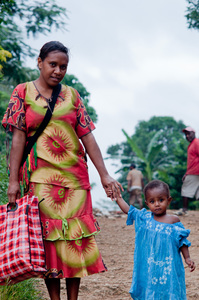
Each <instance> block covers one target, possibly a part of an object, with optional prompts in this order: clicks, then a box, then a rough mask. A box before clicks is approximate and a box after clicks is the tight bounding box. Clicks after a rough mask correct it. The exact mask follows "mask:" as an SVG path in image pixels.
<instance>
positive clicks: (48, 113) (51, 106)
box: [21, 83, 61, 165]
mask: <svg viewBox="0 0 199 300" xmlns="http://www.w3.org/2000/svg"><path fill="white" fill-rule="evenodd" d="M60 91H61V84H60V83H59V84H58V85H56V86H55V87H54V88H53V93H52V101H51V102H50V103H49V107H48V109H47V111H46V114H45V116H44V119H43V121H42V122H41V124H40V126H39V128H38V129H37V131H36V132H35V134H34V135H33V136H31V137H29V139H28V143H27V145H26V147H25V149H24V154H23V158H22V162H21V165H23V164H24V162H25V161H26V158H27V157H28V154H30V150H31V149H32V147H33V146H34V144H35V142H36V141H37V139H38V137H39V136H40V134H41V133H42V132H43V131H44V129H45V128H46V126H47V125H48V123H49V121H50V119H51V116H52V113H53V110H54V107H55V103H56V100H57V97H58V96H59V93H60Z"/></svg>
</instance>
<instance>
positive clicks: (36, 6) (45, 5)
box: [0, 0, 67, 85]
mask: <svg viewBox="0 0 199 300" xmlns="http://www.w3.org/2000/svg"><path fill="white" fill-rule="evenodd" d="M0 9H1V10H0V46H1V48H2V49H3V50H6V51H8V52H10V53H11V54H12V58H10V59H8V61H7V62H3V63H2V66H3V74H4V76H5V77H6V80H11V79H12V80H13V82H14V85H15V84H16V82H21V81H24V80H23V77H24V73H25V72H26V71H27V70H26V69H25V67H24V61H25V58H26V57H27V56H34V55H35V53H36V52H35V50H34V49H31V47H29V46H28V45H27V44H26V43H25V42H24V40H23V34H22V31H23V30H22V29H21V28H20V27H19V25H18V23H19V20H20V21H21V23H22V24H23V25H24V26H23V28H25V33H26V34H27V35H28V36H29V35H30V34H32V35H33V36H36V35H37V34H39V33H43V34H44V33H45V34H46V33H47V32H50V31H51V30H52V29H53V28H54V27H55V28H56V29H62V30H64V29H65V27H66V22H65V20H66V17H67V16H66V9H65V8H62V7H60V6H58V5H57V4H56V3H55V1H54V0H48V1H44V0H42V1H40V2H38V1H34V2H32V3H31V2H29V1H24V0H15V1H14V0H8V1H5V0H3V1H1V3H0ZM20 79H21V80H20Z"/></svg>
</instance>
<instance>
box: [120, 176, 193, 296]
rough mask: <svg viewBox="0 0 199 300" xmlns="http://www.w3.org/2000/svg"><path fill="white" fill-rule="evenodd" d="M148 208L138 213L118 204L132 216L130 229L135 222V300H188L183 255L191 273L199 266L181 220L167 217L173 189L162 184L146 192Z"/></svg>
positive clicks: (156, 182)
mask: <svg viewBox="0 0 199 300" xmlns="http://www.w3.org/2000/svg"><path fill="white" fill-rule="evenodd" d="M144 195H145V199H146V200H145V203H146V205H147V206H148V208H149V209H150V211H151V212H148V211H147V210H146V209H145V208H143V209H142V210H138V209H136V208H135V207H133V206H130V208H129V205H128V204H127V203H126V202H125V201H124V200H123V199H122V198H119V199H118V200H116V202H117V203H118V205H119V207H120V208H121V210H122V211H123V212H124V213H126V214H128V217H127V225H132V224H133V222H134V221H135V232H136V238H135V251H134V270H133V281H132V285H131V289H130V291H129V292H130V294H131V297H132V298H133V299H135V300H138V299H139V300H143V299H146V300H152V299H153V300H185V299H186V287H185V272H184V266H183V262H182V258H181V255H180V252H182V255H183V257H184V260H185V263H186V264H187V265H188V266H189V268H190V271H191V272H192V271H194V270H195V264H194V262H193V260H192V259H191V258H190V256H189V250H188V247H189V246H190V245H191V243H190V242H189V241H188V240H187V239H186V237H187V236H188V235H189V233H190V230H186V229H185V228H184V226H183V225H182V223H181V222H180V220H179V218H178V217H177V216H174V215H168V214H167V207H168V206H169V204H170V202H171V200H172V199H171V197H170V193H169V187H168V185H167V184H166V183H164V182H162V181H160V180H153V181H151V182H149V183H148V184H147V185H146V186H145V188H144Z"/></svg>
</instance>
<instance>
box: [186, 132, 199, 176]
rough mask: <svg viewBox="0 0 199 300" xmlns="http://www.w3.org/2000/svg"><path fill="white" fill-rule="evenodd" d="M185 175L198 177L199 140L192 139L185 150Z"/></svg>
mask: <svg viewBox="0 0 199 300" xmlns="http://www.w3.org/2000/svg"><path fill="white" fill-rule="evenodd" d="M186 175H199V139H196V138H195V139H194V140H193V141H192V142H191V143H190V144H189V146H188V148H187V171H186Z"/></svg>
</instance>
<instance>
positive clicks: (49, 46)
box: [39, 41, 69, 61]
mask: <svg viewBox="0 0 199 300" xmlns="http://www.w3.org/2000/svg"><path fill="white" fill-rule="evenodd" d="M52 51H60V52H63V53H65V54H66V55H67V56H68V59H69V49H68V48H67V47H65V46H64V45H63V44H62V43H60V42H57V41H51V42H48V43H46V44H44V45H43V47H42V48H41V49H40V53H39V57H40V58H41V60H42V61H44V59H45V58H46V57H47V56H48V53H50V52H52Z"/></svg>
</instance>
